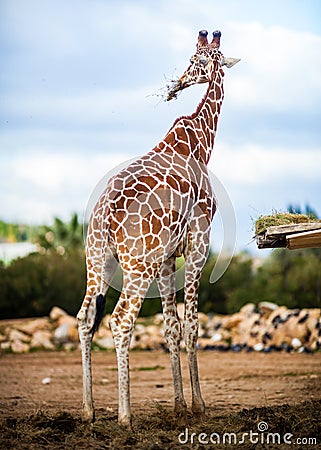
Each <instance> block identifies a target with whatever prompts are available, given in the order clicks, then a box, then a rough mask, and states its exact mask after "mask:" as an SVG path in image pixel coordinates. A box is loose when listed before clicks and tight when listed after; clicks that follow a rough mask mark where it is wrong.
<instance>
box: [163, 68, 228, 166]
mask: <svg viewBox="0 0 321 450" xmlns="http://www.w3.org/2000/svg"><path fill="white" fill-rule="evenodd" d="M223 76H224V73H223V71H222V70H221V69H220V70H218V71H217V72H216V73H215V76H214V77H213V79H212V80H211V81H210V83H209V85H208V88H207V91H206V94H205V95H204V97H203V99H202V100H201V102H200V103H199V105H198V107H197V109H196V111H195V112H194V113H193V114H192V115H190V116H182V117H180V118H178V119H177V120H176V121H175V122H174V124H173V126H172V128H171V129H170V130H169V133H168V134H167V136H166V137H165V141H167V142H168V143H170V145H171V146H172V147H173V148H174V149H175V151H177V152H178V153H182V154H184V155H185V156H186V157H187V156H190V155H192V156H193V157H194V158H196V159H198V160H201V161H202V162H203V163H205V164H206V165H207V163H208V161H209V159H210V156H211V153H212V149H213V146H214V138H215V134H216V130H217V122H218V117H219V114H220V111H221V105H222V102H223V97H224V91H223Z"/></svg>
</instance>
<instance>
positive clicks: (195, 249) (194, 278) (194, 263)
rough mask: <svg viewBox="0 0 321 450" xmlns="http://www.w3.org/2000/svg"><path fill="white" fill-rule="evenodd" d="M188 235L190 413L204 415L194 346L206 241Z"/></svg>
mask: <svg viewBox="0 0 321 450" xmlns="http://www.w3.org/2000/svg"><path fill="white" fill-rule="evenodd" d="M195 236H197V235H190V246H189V248H188V251H187V254H186V255H185V262H186V265H185V313H184V338H185V344H186V351H187V355H188V365H189V372H190V379H191V387H192V411H193V413H194V414H198V415H199V414H204V412H205V403H204V400H203V398H202V394H201V388H200V383H199V376H198V363H197V354H196V344H197V338H198V312H197V310H198V288H199V283H200V278H201V273H202V269H203V267H204V264H205V261H206V257H207V254H208V248H209V247H208V240H196V239H195Z"/></svg>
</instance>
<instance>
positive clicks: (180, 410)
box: [174, 402, 187, 419]
mask: <svg viewBox="0 0 321 450" xmlns="http://www.w3.org/2000/svg"><path fill="white" fill-rule="evenodd" d="M174 414H175V416H176V417H177V418H178V419H186V418H187V405H186V403H185V402H184V403H177V404H176V405H175V407H174Z"/></svg>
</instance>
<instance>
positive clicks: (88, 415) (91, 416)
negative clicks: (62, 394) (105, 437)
mask: <svg viewBox="0 0 321 450" xmlns="http://www.w3.org/2000/svg"><path fill="white" fill-rule="evenodd" d="M82 421H83V422H85V423H93V422H95V411H94V410H93V409H83V412H82Z"/></svg>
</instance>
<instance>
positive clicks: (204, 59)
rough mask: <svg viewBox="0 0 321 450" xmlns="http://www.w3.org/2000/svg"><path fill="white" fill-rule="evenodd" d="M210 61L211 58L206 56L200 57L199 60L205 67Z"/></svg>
mask: <svg viewBox="0 0 321 450" xmlns="http://www.w3.org/2000/svg"><path fill="white" fill-rule="evenodd" d="M208 61H209V59H208V58H206V57H205V56H199V57H198V62H199V63H200V64H201V65H202V66H204V67H205V66H206V65H207V64H208Z"/></svg>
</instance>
